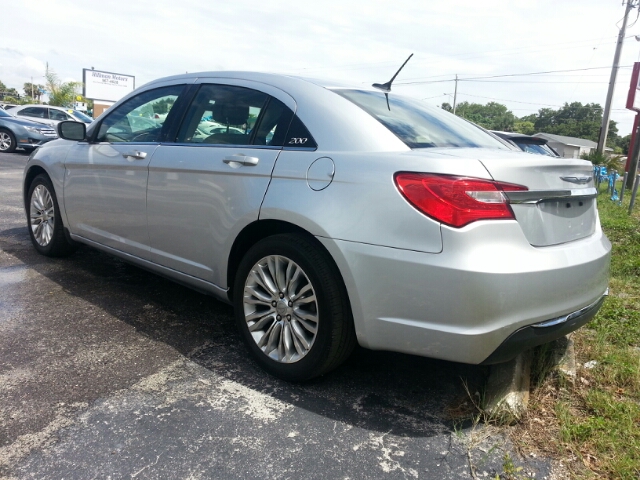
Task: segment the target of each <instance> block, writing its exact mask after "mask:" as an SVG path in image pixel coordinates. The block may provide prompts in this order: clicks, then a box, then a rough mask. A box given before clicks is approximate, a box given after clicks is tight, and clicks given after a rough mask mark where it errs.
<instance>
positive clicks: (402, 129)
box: [333, 89, 507, 150]
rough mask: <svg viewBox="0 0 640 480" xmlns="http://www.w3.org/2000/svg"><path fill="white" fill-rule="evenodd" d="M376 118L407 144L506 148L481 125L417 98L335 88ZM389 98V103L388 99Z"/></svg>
mask: <svg viewBox="0 0 640 480" xmlns="http://www.w3.org/2000/svg"><path fill="white" fill-rule="evenodd" d="M333 91H334V92H335V93H337V94H338V95H340V96H341V97H344V98H346V99H347V100H349V101H351V102H353V103H354V104H356V105H357V106H359V107H360V108H362V109H363V110H364V111H365V112H367V113H368V114H370V115H371V116H373V117H374V118H376V120H378V121H379V122H380V123H382V124H383V125H384V126H385V127H387V128H388V129H389V130H390V131H391V132H393V133H394V134H395V135H396V136H397V137H398V138H399V139H400V140H402V141H403V142H404V143H405V144H406V145H407V146H408V147H409V148H428V147H471V148H480V147H483V148H499V149H501V150H507V147H506V146H505V145H503V144H502V143H501V142H500V141H499V140H497V139H495V138H494V137H492V136H491V135H490V134H488V133H486V132H485V131H484V130H482V129H481V128H479V127H477V126H476V125H474V124H472V123H471V122H467V121H466V120H463V119H461V118H459V117H456V116H455V115H451V114H450V113H448V112H445V111H444V110H442V109H440V108H437V107H431V106H429V105H426V104H424V103H422V102H420V101H419V100H416V99H412V98H407V97H401V96H397V95H394V94H392V93H390V94H389V95H388V98H386V97H385V94H384V93H382V92H374V91H367V90H347V89H335V90H333ZM387 102H388V103H387Z"/></svg>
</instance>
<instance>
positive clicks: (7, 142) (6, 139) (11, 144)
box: [0, 129, 17, 153]
mask: <svg viewBox="0 0 640 480" xmlns="http://www.w3.org/2000/svg"><path fill="white" fill-rule="evenodd" d="M16 147H17V145H16V137H15V136H14V135H13V133H11V132H10V131H9V130H4V129H0V152H4V153H11V152H13V151H15V149H16Z"/></svg>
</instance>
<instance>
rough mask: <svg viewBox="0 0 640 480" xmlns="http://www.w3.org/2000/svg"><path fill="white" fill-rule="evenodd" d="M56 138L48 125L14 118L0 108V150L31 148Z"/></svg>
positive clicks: (9, 151) (7, 151) (6, 151)
mask: <svg viewBox="0 0 640 480" xmlns="http://www.w3.org/2000/svg"><path fill="white" fill-rule="evenodd" d="M55 138H58V135H57V134H56V131H55V130H54V129H53V128H51V127H50V126H49V125H45V124H43V123H38V122H32V121H30V120H27V119H22V118H16V117H14V116H13V115H9V114H8V113H7V112H5V111H4V110H2V109H0V152H5V153H11V152H13V151H14V150H15V149H16V148H23V149H25V150H33V149H34V148H36V147H38V146H40V145H42V144H44V143H47V142H48V141H49V140H53V139H55Z"/></svg>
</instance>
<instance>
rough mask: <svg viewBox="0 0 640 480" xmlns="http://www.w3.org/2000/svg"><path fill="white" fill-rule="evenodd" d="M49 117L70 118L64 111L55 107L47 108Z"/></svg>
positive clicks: (57, 118) (55, 118) (53, 118)
mask: <svg viewBox="0 0 640 480" xmlns="http://www.w3.org/2000/svg"><path fill="white" fill-rule="evenodd" d="M49 118H50V119H51V120H72V118H70V117H69V115H67V114H66V113H64V112H63V111H61V110H56V109H55V108H50V109H49Z"/></svg>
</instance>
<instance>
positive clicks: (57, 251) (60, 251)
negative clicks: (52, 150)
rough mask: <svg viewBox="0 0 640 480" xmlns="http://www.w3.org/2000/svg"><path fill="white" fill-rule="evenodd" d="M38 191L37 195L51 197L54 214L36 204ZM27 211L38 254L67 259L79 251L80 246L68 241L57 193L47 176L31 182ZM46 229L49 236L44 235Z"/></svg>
mask: <svg viewBox="0 0 640 480" xmlns="http://www.w3.org/2000/svg"><path fill="white" fill-rule="evenodd" d="M36 189H38V192H37V193H36V195H42V194H43V193H45V192H46V193H47V194H48V195H49V196H50V199H51V207H52V208H53V212H51V208H48V209H46V212H45V209H43V208H41V207H42V202H38V201H36V202H35V203H34V200H37V199H35V198H34V192H36ZM45 197H46V194H45ZM45 203H47V202H45ZM25 210H26V212H27V222H28V227H29V236H30V237H31V243H32V244H33V246H34V247H35V249H36V250H37V251H38V253H40V254H42V255H45V256H47V257H66V256H67V255H70V254H72V253H73V252H75V251H76V250H77V248H78V245H77V244H76V243H75V242H73V241H71V240H69V239H67V237H66V235H65V232H64V225H63V224H62V217H61V216H60V208H59V207H58V200H57V198H56V192H55V190H54V188H53V184H52V183H51V180H50V179H49V177H48V176H47V175H45V174H43V173H41V174H40V175H38V176H36V177H35V178H34V179H33V181H32V182H31V185H30V186H29V193H28V195H27V198H26V203H25ZM43 212H44V213H43ZM51 213H53V215H51ZM32 217H33V220H32ZM44 228H46V230H47V232H48V235H42V232H43V229H44ZM43 237H44V238H43Z"/></svg>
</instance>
